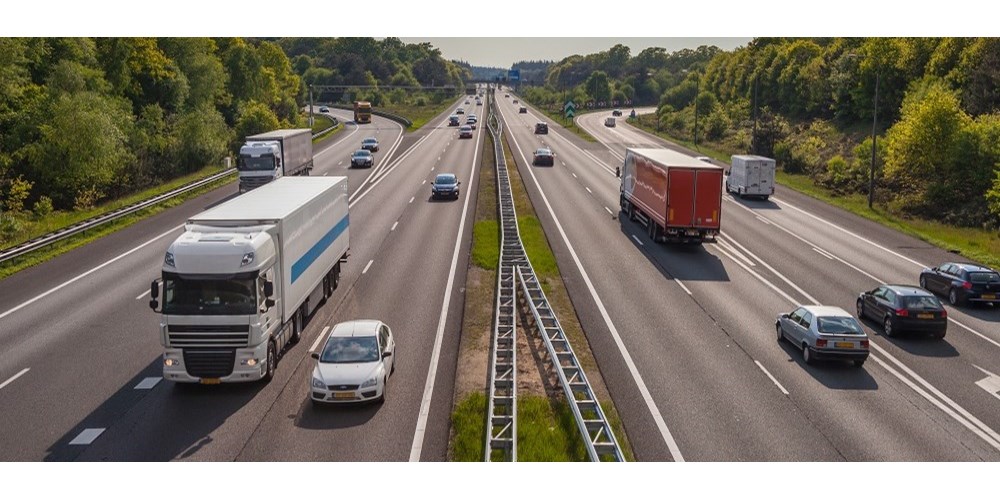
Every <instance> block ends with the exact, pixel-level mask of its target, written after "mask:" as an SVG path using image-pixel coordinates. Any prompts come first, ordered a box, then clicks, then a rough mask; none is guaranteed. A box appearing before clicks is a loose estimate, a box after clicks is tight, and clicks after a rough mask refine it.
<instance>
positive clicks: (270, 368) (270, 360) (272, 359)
mask: <svg viewBox="0 0 1000 500" xmlns="http://www.w3.org/2000/svg"><path fill="white" fill-rule="evenodd" d="M274 351H275V348H274V342H273V341H271V342H268V343H267V369H266V371H265V372H264V378H263V379H262V380H263V381H264V383H265V384H266V383H268V382H270V381H271V379H273V378H274V367H275V364H276V363H277V362H278V360H277V359H276V356H277V354H276V353H275V352H274Z"/></svg>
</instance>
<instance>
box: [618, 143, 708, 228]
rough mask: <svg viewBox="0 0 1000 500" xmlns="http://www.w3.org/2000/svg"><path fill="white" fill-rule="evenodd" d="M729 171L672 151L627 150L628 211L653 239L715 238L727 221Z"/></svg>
mask: <svg viewBox="0 0 1000 500" xmlns="http://www.w3.org/2000/svg"><path fill="white" fill-rule="evenodd" d="M723 172H724V169H723V168H721V167H717V166H715V165H711V164H708V163H705V162H703V161H700V160H696V159H694V158H692V157H690V156H687V155H684V154H681V153H678V152H676V151H673V150H670V149H626V150H625V166H624V168H623V169H622V173H621V198H620V204H621V209H622V212H623V213H625V214H628V217H629V219H631V220H639V221H641V222H642V223H643V224H645V225H646V228H647V231H648V233H649V237H650V238H651V239H652V240H653V241H677V242H683V243H687V242H694V243H701V242H703V241H706V240H712V241H714V240H715V237H716V235H718V234H719V227H720V221H721V219H722V180H723V177H722V176H723Z"/></svg>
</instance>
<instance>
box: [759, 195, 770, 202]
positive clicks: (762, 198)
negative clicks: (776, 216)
mask: <svg viewBox="0 0 1000 500" xmlns="http://www.w3.org/2000/svg"><path fill="white" fill-rule="evenodd" d="M768 198H770V195H766V194H765V195H764V196H761V197H760V199H761V200H763V201H767V199H768Z"/></svg>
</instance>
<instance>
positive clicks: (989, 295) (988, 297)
mask: <svg viewBox="0 0 1000 500" xmlns="http://www.w3.org/2000/svg"><path fill="white" fill-rule="evenodd" d="M983 298H984V299H986V300H993V299H996V298H997V296H996V294H993V293H984V294H983Z"/></svg>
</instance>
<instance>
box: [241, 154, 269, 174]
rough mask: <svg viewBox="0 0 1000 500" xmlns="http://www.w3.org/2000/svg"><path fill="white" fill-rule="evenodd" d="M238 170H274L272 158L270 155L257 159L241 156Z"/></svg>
mask: <svg viewBox="0 0 1000 500" xmlns="http://www.w3.org/2000/svg"><path fill="white" fill-rule="evenodd" d="M239 170H274V157H273V156H271V155H265V156H259V157H257V158H254V157H252V156H241V157H240V163H239Z"/></svg>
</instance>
